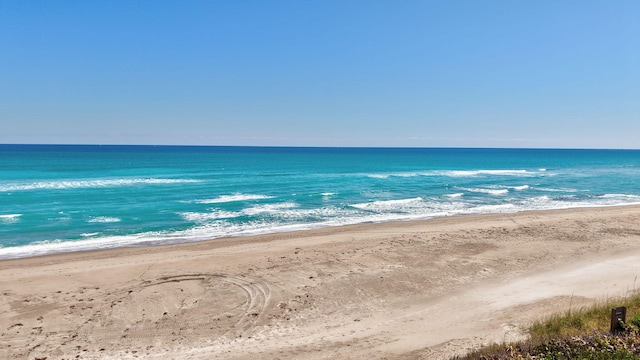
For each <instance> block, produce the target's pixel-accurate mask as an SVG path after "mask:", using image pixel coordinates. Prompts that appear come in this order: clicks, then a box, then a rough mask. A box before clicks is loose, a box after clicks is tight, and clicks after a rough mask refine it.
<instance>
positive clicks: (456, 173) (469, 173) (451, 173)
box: [364, 169, 546, 179]
mask: <svg viewBox="0 0 640 360" xmlns="http://www.w3.org/2000/svg"><path fill="white" fill-rule="evenodd" d="M545 171H546V169H538V171H529V170H523V169H510V170H491V169H481V170H427V171H407V172H391V173H374V174H364V175H365V176H367V177H369V178H373V179H388V178H391V177H405V178H408V177H417V176H427V177H432V176H442V177H456V178H459V177H477V176H487V175H489V176H516V177H522V176H536V175H539V173H541V172H545Z"/></svg>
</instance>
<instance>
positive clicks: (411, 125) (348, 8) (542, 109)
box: [0, 0, 640, 149]
mask: <svg viewBox="0 0 640 360" xmlns="http://www.w3.org/2000/svg"><path fill="white" fill-rule="evenodd" d="M0 143H8V144H15V143H18V144H27V143H32V144H41V143H42V144H157V145H161V144H166V145H242V146H244V145H256V146H332V147H333V146H340V147H343V146H371V147H518V148H520V147H532V148H615V149H619V148H623V149H640V1H637V0H628V1H625V0H602V1H595V0H594V1H590V0H523V1H512V0H505V1H493V0H482V1H479V0H466V1H465V0H459V1H458V0H453V1H450V0H423V1H410V0H389V1H383V0H369V1H359V0H281V1H270V0H260V1H252V0H219V1H215V0H209V1H193V0H184V1H163V0H149V1H131V0H126V1H119V0H113V1H72V0H70V1H38V0H30V1H23V0H19V1H8V0H0Z"/></svg>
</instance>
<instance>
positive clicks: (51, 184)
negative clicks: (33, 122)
mask: <svg viewBox="0 0 640 360" xmlns="http://www.w3.org/2000/svg"><path fill="white" fill-rule="evenodd" d="M197 182H200V180H192V179H157V178H135V179H101V180H68V181H37V182H33V183H29V184H9V185H2V186H0V192H8V191H29V190H63V189H89V188H107V187H122V186H133V185H140V184H146V185H171V184H183V183H197Z"/></svg>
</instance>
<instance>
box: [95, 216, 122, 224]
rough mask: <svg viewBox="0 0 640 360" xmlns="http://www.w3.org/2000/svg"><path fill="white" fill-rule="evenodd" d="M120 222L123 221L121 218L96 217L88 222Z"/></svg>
mask: <svg viewBox="0 0 640 360" xmlns="http://www.w3.org/2000/svg"><path fill="white" fill-rule="evenodd" d="M120 221H122V220H121V219H120V218H117V217H110V216H96V217H92V218H90V219H89V220H87V222H89V223H115V222H120Z"/></svg>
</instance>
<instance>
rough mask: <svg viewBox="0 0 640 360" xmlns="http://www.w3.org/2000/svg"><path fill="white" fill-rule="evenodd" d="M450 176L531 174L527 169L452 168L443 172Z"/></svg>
mask: <svg viewBox="0 0 640 360" xmlns="http://www.w3.org/2000/svg"><path fill="white" fill-rule="evenodd" d="M443 174H444V175H447V176H452V177H473V176H478V175H498V176H523V175H531V173H530V172H528V171H527V170H452V171H445V172H443Z"/></svg>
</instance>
